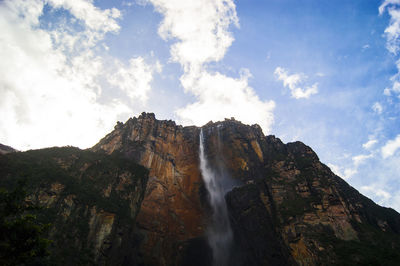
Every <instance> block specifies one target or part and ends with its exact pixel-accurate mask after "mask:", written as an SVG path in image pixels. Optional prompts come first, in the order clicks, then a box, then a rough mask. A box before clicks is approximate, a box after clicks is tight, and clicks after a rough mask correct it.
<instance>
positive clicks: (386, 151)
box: [381, 135, 400, 159]
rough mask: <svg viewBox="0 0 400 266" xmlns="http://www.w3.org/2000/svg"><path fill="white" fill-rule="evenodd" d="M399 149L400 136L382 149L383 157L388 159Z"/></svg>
mask: <svg viewBox="0 0 400 266" xmlns="http://www.w3.org/2000/svg"><path fill="white" fill-rule="evenodd" d="M399 148H400V135H397V137H396V138H395V139H393V140H389V141H388V142H386V144H385V145H384V146H383V147H382V148H381V153H382V157H383V158H384V159H386V158H388V157H390V156H392V155H393V154H394V153H395V152H396V151H397V150H398V149H399Z"/></svg>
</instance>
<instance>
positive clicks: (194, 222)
mask: <svg viewBox="0 0 400 266" xmlns="http://www.w3.org/2000/svg"><path fill="white" fill-rule="evenodd" d="M199 132H200V130H199V128H196V127H182V126H177V125H176V124H175V123H174V122H172V121H159V120H156V119H155V116H154V114H146V113H143V114H142V115H141V116H139V117H138V118H131V119H129V120H128V121H127V122H126V123H125V124H122V123H118V124H117V126H116V127H115V130H114V131H113V132H111V133H110V134H108V135H107V136H106V137H105V138H104V139H102V140H101V141H100V142H99V143H98V144H97V145H95V146H94V147H93V148H92V150H94V151H105V152H106V153H108V154H111V153H113V152H120V153H122V154H124V155H125V156H127V157H129V158H133V159H134V160H136V162H138V163H139V164H141V165H143V166H145V167H147V168H148V169H149V181H148V183H147V189H146V195H145V198H144V200H143V203H142V207H141V211H140V213H139V215H138V217H137V225H138V227H139V228H140V229H141V230H140V234H141V235H142V238H143V241H142V245H141V252H142V254H143V263H144V264H145V265H177V264H181V263H184V262H183V261H184V260H185V258H184V257H185V256H184V255H183V254H184V253H185V254H191V253H193V252H194V251H193V249H196V248H195V247H198V246H201V248H200V249H207V248H206V247H204V246H205V241H204V238H203V236H204V230H205V216H204V210H203V207H202V204H201V197H202V193H203V195H205V194H204V187H203V182H202V179H201V175H200V171H199V159H198V149H199V139H198V136H199ZM203 202H205V201H204V200H203ZM197 249H198V248H197ZM194 253H195V254H198V251H196V252H194ZM203 257H204V256H203Z"/></svg>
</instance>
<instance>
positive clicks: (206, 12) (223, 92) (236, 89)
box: [149, 0, 275, 133]
mask: <svg viewBox="0 0 400 266" xmlns="http://www.w3.org/2000/svg"><path fill="white" fill-rule="evenodd" d="M149 2H151V3H152V4H153V5H154V6H155V9H156V10H157V11H158V12H159V13H161V14H162V15H163V16H164V18H163V20H162V22H161V24H160V27H159V29H158V32H159V35H160V36H161V37H162V38H163V39H165V40H176V42H175V43H173V44H172V45H171V48H170V53H171V59H172V61H173V62H177V63H179V64H180V65H181V66H182V68H183V71H184V73H183V75H182V76H181V78H180V81H181V84H182V86H183V87H184V89H185V92H189V93H191V94H193V95H194V96H195V97H196V100H195V102H194V103H191V104H188V105H186V106H185V107H183V108H180V109H178V110H176V114H177V115H178V117H179V118H180V122H181V123H183V124H186V125H187V124H196V125H202V124H204V123H206V122H208V120H210V119H213V120H221V119H223V118H226V117H232V116H233V117H236V118H237V119H239V120H241V121H242V122H245V123H249V124H253V123H259V124H260V126H261V127H262V128H263V130H264V132H265V133H268V132H269V130H270V127H271V125H272V123H273V113H272V112H273V109H274V106H275V103H274V102H273V101H262V100H261V99H260V98H259V97H258V96H257V94H256V93H255V91H254V90H253V89H252V88H251V87H250V86H249V85H248V79H249V78H250V77H251V74H250V72H249V71H248V70H243V71H242V73H241V75H240V76H239V77H237V78H235V77H229V76H226V75H224V74H222V73H219V72H211V71H209V70H208V67H207V64H208V63H210V62H218V61H220V60H221V59H222V58H223V57H224V56H225V53H226V52H227V49H228V48H229V47H230V46H231V44H232V42H233V41H234V38H233V35H232V33H231V32H230V31H229V28H230V27H231V26H232V25H233V26H236V27H238V26H239V21H238V17H237V15H236V6H235V4H234V2H233V1H232V0H217V1H215V0H204V1H186V0H174V1H171V0H149Z"/></svg>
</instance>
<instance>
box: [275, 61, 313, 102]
mask: <svg viewBox="0 0 400 266" xmlns="http://www.w3.org/2000/svg"><path fill="white" fill-rule="evenodd" d="M274 74H275V76H276V78H277V79H278V80H281V81H283V86H284V87H287V88H289V89H290V92H291V95H292V97H293V98H295V99H302V98H304V99H307V98H309V97H310V96H311V95H313V94H317V93H318V83H314V84H313V85H311V86H307V87H305V88H304V89H303V88H302V87H301V86H300V85H304V83H305V81H306V80H307V78H308V77H307V76H306V75H304V74H303V73H296V74H291V75H289V73H288V71H287V70H286V69H284V68H282V67H277V68H276V69H275V72H274Z"/></svg>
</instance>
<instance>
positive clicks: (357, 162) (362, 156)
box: [352, 154, 373, 168]
mask: <svg viewBox="0 0 400 266" xmlns="http://www.w3.org/2000/svg"><path fill="white" fill-rule="evenodd" d="M372 156H373V155H372V154H369V155H365V154H360V155H357V156H354V157H353V158H352V160H353V163H354V166H355V167H356V168H358V167H359V166H360V165H361V164H363V163H364V162H365V161H366V160H367V159H369V158H372Z"/></svg>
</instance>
